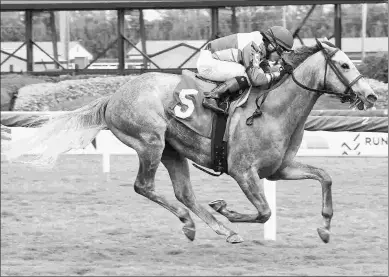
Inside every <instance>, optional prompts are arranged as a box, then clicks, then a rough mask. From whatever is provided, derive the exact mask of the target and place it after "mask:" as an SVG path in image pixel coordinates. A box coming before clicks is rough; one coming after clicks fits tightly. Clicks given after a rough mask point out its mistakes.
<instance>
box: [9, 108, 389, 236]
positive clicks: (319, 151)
mask: <svg viewBox="0 0 389 277" xmlns="http://www.w3.org/2000/svg"><path fill="white" fill-rule="evenodd" d="M58 113H59V112H58ZM48 114H52V112H49V113H31V112H24V113H23V112H22V113H18V112H2V118H1V124H2V132H1V137H2V139H18V138H21V137H24V136H28V135H29V134H30V133H31V132H33V131H34V130H33V128H25V127H14V126H29V125H31V123H32V122H33V120H31V118H33V119H34V120H35V119H36V118H37V116H42V115H48ZM387 114H388V111H387V110H380V111H371V112H359V111H354V112H353V111H312V113H311V116H310V117H309V118H308V120H307V123H306V125H305V130H306V131H305V133H304V137H303V141H302V144H301V147H300V149H299V151H298V153H297V156H354V157H366V156H370V157H387V156H388V118H387ZM369 116H370V117H369ZM42 121H44V119H43V120H42ZM42 121H40V122H42ZM3 125H5V126H8V127H12V126H13V127H12V128H7V127H5V126H3ZM319 130H325V131H319ZM329 131H331V132H329ZM68 153H69V154H102V155H103V163H102V170H103V172H105V173H109V172H110V155H112V154H132V155H136V152H135V151H134V150H133V149H131V148H129V147H127V146H126V145H124V144H123V143H122V142H120V141H119V140H118V139H117V138H116V137H115V136H114V135H113V134H112V133H111V132H110V131H108V130H103V131H101V132H100V133H99V134H98V135H97V137H96V139H95V141H94V142H93V143H91V144H90V145H88V146H87V147H86V148H85V149H82V150H72V151H69V152H68ZM264 190H265V195H266V198H267V200H268V203H269V206H270V208H271V210H272V216H271V218H270V219H269V220H268V221H267V222H266V223H265V225H264V239H266V240H275V239H276V210H277V209H276V182H271V181H267V180H264Z"/></svg>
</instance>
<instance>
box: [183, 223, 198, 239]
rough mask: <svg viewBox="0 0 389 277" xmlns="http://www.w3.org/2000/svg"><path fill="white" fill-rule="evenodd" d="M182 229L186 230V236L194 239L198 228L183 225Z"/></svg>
mask: <svg viewBox="0 0 389 277" xmlns="http://www.w3.org/2000/svg"><path fill="white" fill-rule="evenodd" d="M182 231H183V232H184V234H185V236H186V237H187V238H188V239H189V240H190V241H194V239H195V236H196V229H194V228H189V227H185V226H184V227H182Z"/></svg>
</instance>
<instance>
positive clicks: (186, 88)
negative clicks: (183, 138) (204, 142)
mask: <svg viewBox="0 0 389 277" xmlns="http://www.w3.org/2000/svg"><path fill="white" fill-rule="evenodd" d="M215 87H216V84H215V83H214V82H211V81H209V82H208V81H203V80H201V79H199V78H197V77H196V74H195V73H194V72H192V71H189V70H183V71H182V80H181V82H180V83H179V84H178V85H177V87H176V88H175V89H174V92H173V100H172V102H171V103H170V105H169V109H168V112H169V113H170V114H171V115H172V116H173V117H174V118H175V119H176V120H178V121H179V122H181V123H182V124H184V125H185V126H187V127H188V128H190V129H191V130H193V131H195V132H196V133H197V134H199V135H201V136H203V137H206V138H211V137H212V122H213V117H214V116H215V113H214V112H213V111H211V110H209V109H207V108H204V107H203V104H202V103H203V99H204V92H210V91H211V90H212V89H214V88H215ZM249 94H250V89H247V90H246V91H245V92H244V93H242V94H241V96H240V97H239V98H238V99H236V100H235V101H233V102H232V103H231V105H230V108H229V111H228V113H229V119H230V118H231V115H232V114H233V113H234V111H235V109H236V108H237V107H240V106H243V105H244V104H245V103H246V101H247V99H248V96H249ZM228 125H229V120H228V122H227V128H226V134H225V136H224V139H223V140H224V141H227V133H228V131H227V130H228Z"/></svg>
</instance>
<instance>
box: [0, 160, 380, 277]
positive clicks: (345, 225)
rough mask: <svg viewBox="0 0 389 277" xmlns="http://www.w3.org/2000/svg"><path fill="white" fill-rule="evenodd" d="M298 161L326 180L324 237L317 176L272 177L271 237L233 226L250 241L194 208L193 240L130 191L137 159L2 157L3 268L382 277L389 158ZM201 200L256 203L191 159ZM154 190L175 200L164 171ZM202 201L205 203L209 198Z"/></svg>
mask: <svg viewBox="0 0 389 277" xmlns="http://www.w3.org/2000/svg"><path fill="white" fill-rule="evenodd" d="M298 160H300V161H302V162H306V163H308V164H311V165H315V166H319V167H322V168H325V169H326V170H327V171H328V172H329V174H330V175H331V176H332V178H333V202H334V218H333V224H332V232H333V233H332V237H331V241H330V243H329V244H324V243H322V242H321V240H320V238H319V237H318V235H317V233H316V228H317V227H319V226H320V225H321V215H320V213H321V187H320V184H319V183H318V182H316V181H311V180H305V181H280V182H278V183H277V241H275V242H271V241H264V240H263V225H261V224H232V223H229V222H228V221H227V219H225V218H224V217H222V216H221V215H219V214H217V215H216V213H215V212H213V213H214V214H215V215H216V217H217V218H218V219H220V220H221V221H222V222H224V223H225V224H226V225H227V226H229V227H230V228H232V229H233V230H235V231H236V232H238V233H239V234H240V235H241V236H242V237H243V238H244V239H245V242H243V243H242V244H236V245H231V244H228V243H226V242H225V239H224V238H223V237H220V236H218V235H217V234H215V233H214V232H213V231H212V230H211V229H210V228H209V227H208V226H207V225H206V224H205V223H203V222H202V221H201V220H200V219H199V218H197V217H196V216H195V215H193V214H192V218H193V219H194V221H195V223H196V228H197V233H196V239H195V241H193V242H190V241H188V240H187V238H186V237H185V236H184V235H183V233H182V231H181V228H182V223H181V222H180V221H179V220H178V219H177V218H176V217H175V216H174V215H172V214H171V213H170V212H168V211H167V210H165V209H164V208H162V207H160V206H159V205H157V204H155V203H152V202H151V201H149V200H148V199H145V198H144V197H142V196H140V195H138V194H136V193H135V192H134V190H133V185H132V184H133V182H134V180H135V176H136V173H137V170H138V159H137V157H136V156H112V158H111V170H112V172H111V174H110V176H109V177H108V176H106V175H104V174H103V173H102V172H101V168H102V166H101V156H100V155H63V156H61V157H60V160H59V161H58V165H57V166H56V167H55V168H54V169H53V170H51V171H49V170H43V169H40V170H37V169H34V168H30V167H27V166H26V165H16V164H13V165H10V164H8V163H6V162H4V161H2V163H1V166H2V167H1V178H2V179H1V220H2V221H1V260H2V267H1V274H2V275H68V276H69V275H94V276H96V275H149V276H150V275H166V276H169V275H170V276H171V275H181V276H182V275H273V276H274V275H289V276H290V275H298V276H306V275H322V276H323V275H327V276H328V275H348V276H350V275H360V276H361V275H370V276H372V275H382V276H384V275H386V276H387V275H388V198H387V197H388V159H387V158H346V157H344V158H339V157H336V158H324V157H320V158H313V157H304V158H302V157H300V158H299V159H298ZM191 173H192V182H193V186H194V190H195V192H196V195H197V198H198V200H199V201H200V202H201V203H202V204H204V205H207V203H208V202H210V201H213V200H216V199H224V200H226V201H227V203H228V206H229V207H230V208H231V209H233V210H237V211H241V212H254V211H255V210H254V208H253V207H252V206H251V204H250V203H249V201H248V200H247V199H246V198H245V196H244V195H243V193H242V191H241V190H240V188H239V187H238V185H237V184H236V183H235V181H234V180H233V179H232V178H230V177H229V176H224V175H223V176H222V177H219V178H217V177H211V176H209V175H207V174H205V173H202V172H200V171H199V170H197V169H195V168H194V167H193V166H191ZM156 184H157V191H158V192H161V193H162V194H163V195H165V196H166V197H167V198H168V199H170V200H172V201H177V200H175V197H174V195H173V190H172V187H171V184H170V179H169V176H168V173H167V171H166V169H165V168H164V167H163V166H161V167H160V168H159V170H158V174H157V180H156ZM208 210H211V208H209V207H208Z"/></svg>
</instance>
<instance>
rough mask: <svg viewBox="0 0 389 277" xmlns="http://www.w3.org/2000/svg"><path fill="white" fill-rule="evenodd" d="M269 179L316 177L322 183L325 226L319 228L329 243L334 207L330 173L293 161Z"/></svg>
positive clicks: (322, 237) (321, 234) (321, 236)
mask: <svg viewBox="0 0 389 277" xmlns="http://www.w3.org/2000/svg"><path fill="white" fill-rule="evenodd" d="M267 179H268V180H272V181H276V180H302V179H314V180H317V181H319V182H320V183H321V187H322V212H321V214H322V216H323V220H324V227H320V228H317V232H318V233H319V236H320V238H321V239H322V240H323V241H324V242H325V243H327V242H328V241H329V240H330V225H331V218H332V215H333V209H332V192H331V186H332V180H331V177H330V175H328V173H327V172H326V171H324V170H323V169H321V168H317V167H314V166H311V165H307V164H302V163H299V162H294V161H293V162H292V163H291V164H289V165H288V166H287V167H286V168H284V169H282V170H280V171H278V172H276V173H275V174H273V175H272V176H271V177H269V178H267Z"/></svg>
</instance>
